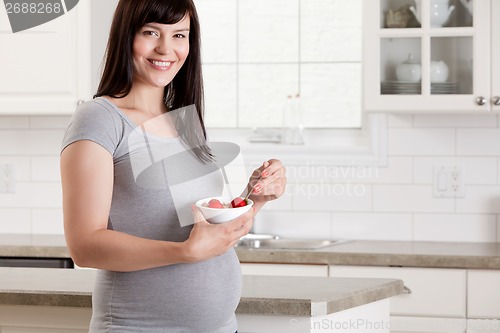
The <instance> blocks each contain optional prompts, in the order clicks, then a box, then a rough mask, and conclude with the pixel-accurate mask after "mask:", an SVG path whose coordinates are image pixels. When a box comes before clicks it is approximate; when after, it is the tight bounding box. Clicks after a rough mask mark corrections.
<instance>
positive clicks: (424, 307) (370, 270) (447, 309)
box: [329, 266, 466, 318]
mask: <svg viewBox="0 0 500 333" xmlns="http://www.w3.org/2000/svg"><path fill="white" fill-rule="evenodd" d="M329 275H330V276H332V277H364V278H369V277H373V278H395V279H401V280H403V282H404V284H405V287H407V288H408V290H409V293H407V294H403V295H398V296H395V297H393V298H391V315H398V316H422V317H455V318H465V309H466V299H465V296H466V295H465V294H466V292H465V290H466V289H465V288H466V271H465V270H463V269H440V268H413V267H375V266H330V273H329Z"/></svg>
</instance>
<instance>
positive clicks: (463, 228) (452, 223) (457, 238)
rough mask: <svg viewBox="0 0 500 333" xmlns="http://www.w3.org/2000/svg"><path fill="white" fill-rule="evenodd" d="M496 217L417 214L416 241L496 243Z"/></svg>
mask: <svg viewBox="0 0 500 333" xmlns="http://www.w3.org/2000/svg"><path fill="white" fill-rule="evenodd" d="M496 231H497V226H496V216H495V215H466V214H415V216H414V229H413V234H414V240H415V241H445V242H447V241H448V242H450V241H454V242H495V241H496Z"/></svg>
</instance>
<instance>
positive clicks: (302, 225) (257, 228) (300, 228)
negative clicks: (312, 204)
mask: <svg viewBox="0 0 500 333" xmlns="http://www.w3.org/2000/svg"><path fill="white" fill-rule="evenodd" d="M254 232H256V233H263V234H272V235H278V236H280V237H287V238H316V239H325V238H333V237H331V235H332V224H331V217H330V213H324V212H323V213H322V212H274V211H272V212H269V211H264V212H261V213H259V216H258V218H256V220H255V224H254Z"/></svg>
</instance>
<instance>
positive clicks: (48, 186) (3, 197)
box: [0, 182, 62, 209]
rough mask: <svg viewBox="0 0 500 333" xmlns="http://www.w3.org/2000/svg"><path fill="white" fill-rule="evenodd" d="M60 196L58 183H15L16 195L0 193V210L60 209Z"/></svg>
mask: <svg viewBox="0 0 500 333" xmlns="http://www.w3.org/2000/svg"><path fill="white" fill-rule="evenodd" d="M61 194H62V193H61V184H60V183H58V182H52V183H38V182H31V183H17V184H16V193H0V209H3V208H26V209H31V208H60V207H62V195H61Z"/></svg>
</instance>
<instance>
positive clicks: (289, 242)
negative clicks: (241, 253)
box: [237, 238, 345, 250]
mask: <svg viewBox="0 0 500 333" xmlns="http://www.w3.org/2000/svg"><path fill="white" fill-rule="evenodd" d="M344 242H345V240H322V239H302V238H298V239H297V238H278V239H275V238H269V239H254V238H248V239H247V238H243V239H242V240H240V242H239V243H238V245H237V246H238V247H242V248H243V247H246V248H251V249H294V250H315V249H320V248H323V247H327V246H331V245H335V244H339V243H344Z"/></svg>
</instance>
